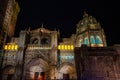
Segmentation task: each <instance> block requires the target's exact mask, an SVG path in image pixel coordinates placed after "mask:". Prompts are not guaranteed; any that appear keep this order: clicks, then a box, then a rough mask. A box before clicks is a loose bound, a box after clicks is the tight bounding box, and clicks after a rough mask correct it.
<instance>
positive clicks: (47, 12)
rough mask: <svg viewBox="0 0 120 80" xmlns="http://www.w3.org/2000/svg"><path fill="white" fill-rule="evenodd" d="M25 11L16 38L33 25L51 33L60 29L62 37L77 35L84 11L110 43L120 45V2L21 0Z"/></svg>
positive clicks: (100, 0) (20, 2)
mask: <svg viewBox="0 0 120 80" xmlns="http://www.w3.org/2000/svg"><path fill="white" fill-rule="evenodd" d="M19 5H20V7H21V11H20V13H19V15H18V21H17V25H16V31H15V36H19V32H20V30H25V29H26V28H28V27H29V26H30V27H31V29H35V28H39V27H40V26H41V24H42V23H43V24H44V27H45V28H47V29H50V30H54V29H55V28H56V29H57V30H58V29H59V30H60V33H61V37H70V36H71V34H72V33H75V30H76V24H77V23H78V21H79V20H81V19H82V16H83V12H84V11H86V12H87V13H88V14H89V15H91V16H94V17H95V18H96V19H97V21H98V22H100V24H101V26H102V28H103V29H104V31H105V34H106V39H107V44H108V45H113V44H118V43H120V36H119V35H120V32H119V27H120V26H119V23H120V22H118V21H119V20H118V19H119V17H120V15H119V13H118V11H119V9H118V8H119V7H118V5H117V2H113V1H107V2H106V0H99V1H98V0H19Z"/></svg>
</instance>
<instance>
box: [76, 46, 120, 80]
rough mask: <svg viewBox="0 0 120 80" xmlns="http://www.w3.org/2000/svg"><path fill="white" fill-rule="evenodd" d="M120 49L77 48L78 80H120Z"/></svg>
mask: <svg viewBox="0 0 120 80" xmlns="http://www.w3.org/2000/svg"><path fill="white" fill-rule="evenodd" d="M118 48H119V50H120V47H117V48H116V47H115V46H112V47H99V48H97V47H87V46H83V47H81V48H75V62H76V69H77V79H79V80H119V79H120V72H119V71H120V66H119V61H120V55H119V52H117V50H118Z"/></svg>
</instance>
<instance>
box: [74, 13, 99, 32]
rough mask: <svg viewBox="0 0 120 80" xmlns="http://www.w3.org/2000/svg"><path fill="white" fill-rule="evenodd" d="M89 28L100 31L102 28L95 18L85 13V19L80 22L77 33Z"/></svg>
mask: <svg viewBox="0 0 120 80" xmlns="http://www.w3.org/2000/svg"><path fill="white" fill-rule="evenodd" d="M88 28H90V29H98V28H100V24H99V22H97V20H96V19H95V18H94V17H93V16H89V15H88V14H87V13H86V12H84V15H83V19H82V20H80V21H79V22H78V24H77V30H76V31H77V32H79V33H80V32H83V31H85V30H86V29H88Z"/></svg>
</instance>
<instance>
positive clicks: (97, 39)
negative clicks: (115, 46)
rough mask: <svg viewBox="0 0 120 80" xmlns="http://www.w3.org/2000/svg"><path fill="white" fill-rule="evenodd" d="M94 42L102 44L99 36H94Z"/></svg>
mask: <svg viewBox="0 0 120 80" xmlns="http://www.w3.org/2000/svg"><path fill="white" fill-rule="evenodd" d="M96 44H102V40H101V38H100V36H96Z"/></svg>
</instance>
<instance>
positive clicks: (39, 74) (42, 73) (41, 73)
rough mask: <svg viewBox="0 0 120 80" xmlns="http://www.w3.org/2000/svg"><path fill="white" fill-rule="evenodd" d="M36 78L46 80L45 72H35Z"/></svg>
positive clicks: (36, 79)
mask: <svg viewBox="0 0 120 80" xmlns="http://www.w3.org/2000/svg"><path fill="white" fill-rule="evenodd" d="M34 80H45V72H35V74H34Z"/></svg>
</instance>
